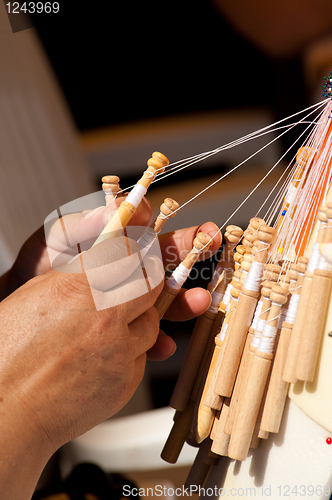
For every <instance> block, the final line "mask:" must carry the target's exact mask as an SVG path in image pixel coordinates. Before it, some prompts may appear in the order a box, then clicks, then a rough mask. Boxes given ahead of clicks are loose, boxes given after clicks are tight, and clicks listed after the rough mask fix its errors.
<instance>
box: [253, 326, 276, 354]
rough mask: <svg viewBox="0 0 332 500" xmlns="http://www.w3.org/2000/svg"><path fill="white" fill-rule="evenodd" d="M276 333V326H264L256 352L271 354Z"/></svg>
mask: <svg viewBox="0 0 332 500" xmlns="http://www.w3.org/2000/svg"><path fill="white" fill-rule="evenodd" d="M277 331H278V328H277V327H276V326H271V325H268V324H266V325H265V328H264V331H263V332H262V337H261V339H260V342H259V346H258V347H257V350H258V351H260V352H264V353H266V354H272V353H273V347H274V339H275V336H276V333H277Z"/></svg>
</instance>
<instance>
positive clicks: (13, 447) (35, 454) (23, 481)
mask: <svg viewBox="0 0 332 500" xmlns="http://www.w3.org/2000/svg"><path fill="white" fill-rule="evenodd" d="M0 405H4V408H5V410H4V411H2V412H1V413H0V428H1V433H0V497H1V500H12V499H13V498H15V500H28V499H30V498H31V496H32V494H33V491H34V489H35V487H36V485H37V482H38V480H39V477H40V475H41V473H42V471H43V469H44V467H45V465H46V464H47V462H48V460H49V459H50V457H51V456H52V451H51V447H48V446H47V440H45V435H44V432H43V430H42V429H40V430H38V429H36V428H34V425H33V422H31V420H29V417H27V416H26V415H24V413H23V411H22V414H20V413H19V412H20V411H21V410H22V408H21V407H20V404H17V405H15V409H14V411H12V410H11V409H10V408H8V407H9V406H10V405H6V401H5V400H4V401H2V402H1V403H0Z"/></svg>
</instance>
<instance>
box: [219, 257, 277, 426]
mask: <svg viewBox="0 0 332 500" xmlns="http://www.w3.org/2000/svg"><path fill="white" fill-rule="evenodd" d="M265 267H267V266H265ZM278 268H279V266H275V267H274V271H276V270H277V269H278ZM279 269H280V268H279ZM265 276H268V277H270V278H271V277H273V278H274V281H275V282H276V281H277V279H278V276H279V273H277V272H274V273H272V272H271V268H269V269H267V270H266V271H264V277H265ZM274 285H275V283H274V282H273V281H264V282H263V284H262V289H261V300H262V308H261V312H260V315H259V319H260V320H262V321H266V320H267V319H268V315H269V309H270V306H271V300H270V294H271V290H272V287H273V286H274ZM253 336H254V332H253V331H251V329H249V333H248V335H247V339H246V343H245V346H244V350H243V354H242V357H241V362H240V366H239V370H238V373H237V377H236V380H235V384H234V389H233V393H232V397H231V403H230V408H229V414H228V417H227V420H226V424H225V432H226V433H227V434H229V435H231V433H232V428H233V424H234V418H235V414H236V408H237V404H238V401H239V399H240V398H241V392H242V390H243V387H244V386H245V380H246V378H247V376H248V373H249V372H250V366H251V363H252V360H253V356H254V354H255V351H256V348H254V347H253V346H252V340H253Z"/></svg>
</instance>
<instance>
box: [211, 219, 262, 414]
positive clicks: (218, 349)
mask: <svg viewBox="0 0 332 500" xmlns="http://www.w3.org/2000/svg"><path fill="white" fill-rule="evenodd" d="M259 220H261V219H259ZM247 234H248V231H245V233H244V237H243V245H241V249H239V245H238V246H237V250H239V252H238V253H239V254H240V255H242V257H241V264H240V267H239V269H238V270H237V271H235V273H234V276H233V279H232V282H231V284H230V296H231V300H230V302H229V304H227V309H225V311H226V316H225V318H224V321H223V323H222V328H221V331H220V333H219V334H218V335H217V336H216V338H215V347H214V352H213V356H212V361H211V365H210V368H209V373H208V377H207V381H206V384H205V387H204V399H202V402H204V405H205V406H208V407H210V408H213V409H216V410H218V409H220V408H221V405H222V402H223V396H220V395H219V393H218V392H217V391H216V383H217V380H218V376H219V372H220V364H221V361H222V352H223V349H224V348H225V345H226V342H227V337H228V331H229V328H230V325H231V323H232V321H233V319H234V316H235V312H236V307H237V303H238V299H239V296H240V291H241V288H242V285H243V281H244V277H247V276H248V272H249V269H250V265H251V262H252V260H253V255H252V254H251V249H250V246H249V245H252V243H251V242H250V241H249V240H247ZM250 236H252V237H253V234H251V233H250ZM246 249H248V252H247V251H246ZM225 295H226V294H225ZM220 307H221V308H222V307H224V308H225V306H223V305H222V303H221V304H220Z"/></svg>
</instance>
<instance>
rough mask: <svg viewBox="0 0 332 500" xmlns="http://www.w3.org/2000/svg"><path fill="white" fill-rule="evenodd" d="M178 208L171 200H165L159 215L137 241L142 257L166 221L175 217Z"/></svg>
mask: <svg viewBox="0 0 332 500" xmlns="http://www.w3.org/2000/svg"><path fill="white" fill-rule="evenodd" d="M179 206H180V205H179V204H178V203H177V202H176V201H175V200H173V199H172V198H166V199H165V200H164V203H162V204H161V205H160V213H159V215H158V216H157V217H156V219H155V221H154V222H153V223H152V224H151V226H150V227H147V228H146V230H145V232H144V233H143V234H142V236H141V237H140V238H139V240H138V244H139V245H140V247H141V252H142V256H143V257H144V256H145V255H146V253H147V252H148V251H149V249H150V248H151V246H152V244H153V242H154V241H155V239H156V236H157V235H158V234H159V233H160V231H161V230H162V228H163V226H164V224H165V223H166V221H167V220H168V219H170V218H171V217H174V216H175V215H176V213H177V210H178V208H179Z"/></svg>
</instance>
